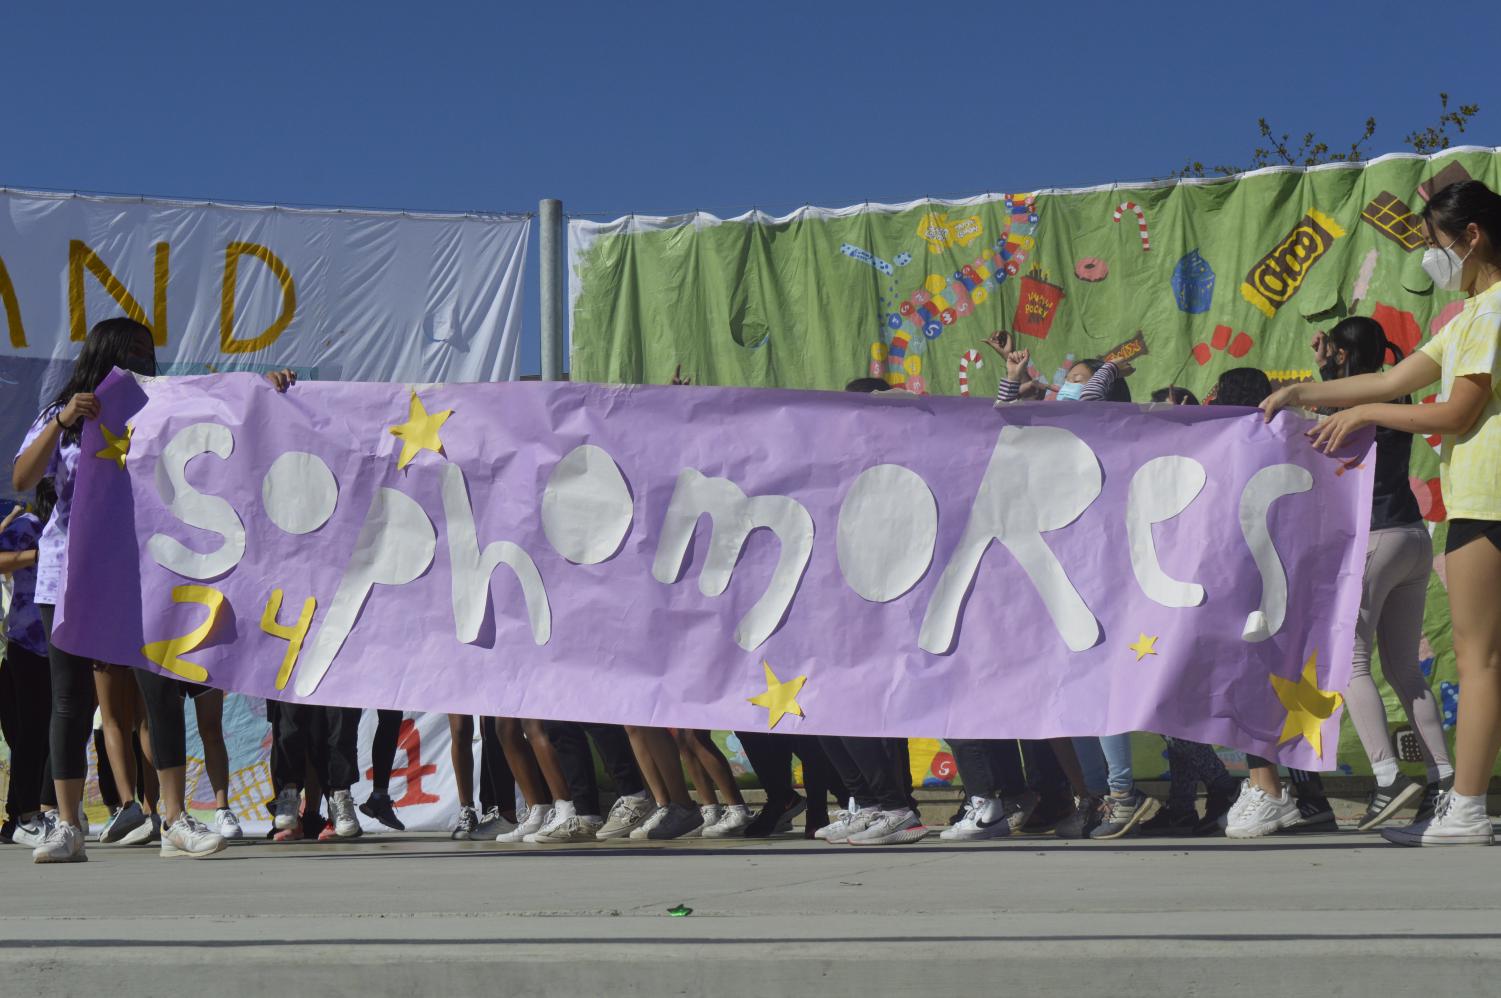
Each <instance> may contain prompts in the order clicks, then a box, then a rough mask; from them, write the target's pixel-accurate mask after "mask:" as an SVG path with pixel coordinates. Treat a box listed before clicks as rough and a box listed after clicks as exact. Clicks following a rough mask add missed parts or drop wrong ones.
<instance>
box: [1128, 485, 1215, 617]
mask: <svg viewBox="0 0 1501 998" xmlns="http://www.w3.org/2000/svg"><path fill="white" fill-rule="evenodd" d="M1208 477H1209V476H1208V475H1206V474H1205V473H1204V466H1203V465H1202V464H1200V463H1199V462H1197V461H1195V460H1194V459H1193V458H1191V457H1181V456H1178V455H1168V456H1166V457H1154V458H1152V460H1150V461H1148V462H1147V463H1146V464H1144V465H1142V466H1141V467H1140V468H1138V469H1137V471H1136V474H1135V475H1133V476H1132V478H1131V490H1130V493H1129V495H1128V496H1127V498H1126V544H1127V546H1128V547H1129V548H1130V551H1131V571H1132V572H1134V573H1136V584H1137V585H1138V586H1141V591H1142V592H1144V593H1146V595H1147V598H1148V599H1150V600H1152V601H1153V602H1156V603H1161V604H1162V605H1163V606H1171V607H1184V606H1198V605H1199V604H1200V603H1202V602H1204V587H1203V586H1201V585H1199V584H1198V583H1197V582H1179V581H1178V580H1177V579H1175V578H1173V577H1172V576H1170V575H1168V574H1167V573H1166V572H1164V571H1163V570H1162V563H1161V562H1160V561H1158V560H1157V542H1156V540H1154V539H1153V537H1152V525H1153V524H1156V523H1162V522H1163V521H1164V520H1171V519H1172V518H1173V517H1175V516H1177V515H1178V514H1179V513H1181V512H1183V511H1184V510H1185V509H1187V508H1188V506H1189V504H1190V503H1192V502H1193V501H1194V500H1195V499H1197V498H1198V497H1199V493H1200V492H1203V491H1204V483H1205V482H1206V481H1208Z"/></svg>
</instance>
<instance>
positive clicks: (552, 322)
mask: <svg viewBox="0 0 1501 998" xmlns="http://www.w3.org/2000/svg"><path fill="white" fill-rule="evenodd" d="M537 217H538V222H539V223H540V227H541V230H542V232H541V235H542V246H541V254H542V275H541V285H542V380H543V381H561V380H563V202H562V201H559V200H558V199H557V198H544V199H543V200H542V203H541V204H540V205H538V212H537Z"/></svg>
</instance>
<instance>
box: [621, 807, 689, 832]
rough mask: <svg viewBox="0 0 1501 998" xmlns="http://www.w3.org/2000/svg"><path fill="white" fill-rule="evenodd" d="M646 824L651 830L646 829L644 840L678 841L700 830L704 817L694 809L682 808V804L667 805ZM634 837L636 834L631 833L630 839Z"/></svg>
mask: <svg viewBox="0 0 1501 998" xmlns="http://www.w3.org/2000/svg"><path fill="white" fill-rule="evenodd" d="M647 824H649V825H651V828H649V829H647V831H646V835H645V838H648V839H656V840H662V839H680V838H682V837H683V836H685V835H688V834H689V833H690V832H693V831H694V830H696V829H699V828H702V827H703V824H704V816H703V815H702V814H700V813H699V812H698V810H697V809H695V808H691V807H684V806H683V805H682V804H668V805H667V806H666V807H664V808H659V809H658V810H657V813H656V814H654V815H652V820H651V821H650V822H648V823H647ZM645 827H646V826H645V825H643V826H642V828H645ZM637 831H640V829H637ZM635 837H636V833H635V832H632V833H631V838H635Z"/></svg>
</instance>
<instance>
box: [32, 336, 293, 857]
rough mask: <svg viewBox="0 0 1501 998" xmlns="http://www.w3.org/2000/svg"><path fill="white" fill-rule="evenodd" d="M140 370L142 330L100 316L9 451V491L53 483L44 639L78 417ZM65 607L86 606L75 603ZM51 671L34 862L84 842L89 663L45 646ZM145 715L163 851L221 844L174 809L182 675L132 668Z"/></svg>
mask: <svg viewBox="0 0 1501 998" xmlns="http://www.w3.org/2000/svg"><path fill="white" fill-rule="evenodd" d="M117 367H119V368H123V369H125V370H128V371H134V372H135V373H137V374H142V375H154V374H155V373H156V346H155V342H154V340H153V338H152V333H151V330H150V329H148V328H147V327H146V326H144V325H142V324H141V323H139V322H136V321H135V320H133V319H127V318H123V317H121V318H115V319H106V320H104V321H103V322H100V323H98V324H97V325H95V326H94V327H93V329H91V330H89V333H88V336H87V337H86V338H85V340H84V343H83V348H82V349H81V350H80V351H79V354H78V359H77V360H76V361H74V364H73V370H72V373H71V375H70V376H69V379H68V382H67V383H66V384H65V385H64V386H63V389H62V391H60V392H59V393H58V394H57V396H56V397H55V398H54V399H53V400H52V401H51V402H50V403H49V404H48V405H47V406H45V407H44V408H43V409H42V411H41V413H40V414H39V415H38V416H37V418H36V421H35V422H33V423H32V426H31V429H30V431H29V432H28V433H27V434H26V439H25V441H24V442H23V443H22V445H21V449H20V451H19V452H17V454H16V460H15V466H14V469H13V471H12V473H11V484H12V485H13V486H14V487H15V488H16V490H17V491H23V492H24V491H28V490H30V489H32V488H34V487H35V486H36V485H37V483H38V482H40V481H41V480H42V479H43V478H44V477H51V478H52V479H53V481H54V482H55V484H56V489H57V505H56V506H55V507H54V509H53V515H52V518H51V519H50V520H49V521H48V523H47V527H46V528H45V529H44V530H43V532H42V536H41V539H40V540H39V542H38V548H37V552H38V553H37V587H36V603H37V605H38V607H39V608H40V609H41V614H42V623H43V625H44V627H45V629H46V632H47V635H48V640H49V645H50V640H51V634H52V626H53V623H54V621H55V615H56V607H57V603H58V600H59V597H60V596H61V588H62V579H63V576H64V572H65V564H64V562H65V559H66V555H67V540H68V527H69V518H70V516H71V513H72V501H73V485H74V481H75V476H76V474H77V470H78V463H79V459H80V457H81V456H82V448H81V447H80V443H79V441H80V435H81V433H82V429H83V423H84V421H85V420H87V419H92V418H94V417H96V416H98V415H99V411H100V408H99V402H98V400H97V399H96V398H95V397H94V392H95V391H96V390H97V389H98V387H99V385H100V384H101V383H102V382H103V381H104V379H105V378H106V377H107V376H108V375H109V373H110V372H111V371H112V370H114V369H115V368H117ZM267 377H268V378H269V379H270V380H271V382H272V383H273V384H274V385H276V387H277V389H278V390H279V391H285V390H286V389H287V388H288V387H289V386H290V385H291V384H292V383H293V381H294V380H295V376H293V375H292V373H291V372H290V371H280V372H276V373H274V374H271V375H268V376H267ZM71 611H72V613H73V614H74V615H75V616H79V617H86V616H87V615H88V607H87V606H86V605H84V604H78V603H75V604H74V606H73V607H72V608H71ZM48 657H49V659H50V666H51V674H52V722H51V728H50V735H49V741H50V750H51V763H52V775H53V779H54V781H55V783H56V790H57V798H58V800H57V804H58V809H57V819H56V821H55V822H54V823H53V824H52V825H51V827H50V828H49V829H48V831H47V835H46V837H45V839H44V840H43V841H42V844H41V845H40V846H38V847H37V848H36V849H35V851H34V852H33V857H34V859H35V860H36V862H38V863H79V862H84V861H86V860H87V859H88V856H87V854H86V853H85V851H84V831H83V817H82V798H83V781H84V776H85V775H86V766H87V763H86V756H85V748H86V746H87V742H88V739H89V735H90V730H91V727H92V726H91V723H90V722H91V721H92V718H93V713H94V688H93V663H92V662H90V661H89V660H88V659H85V658H82V657H80V656H77V655H73V654H70V653H68V652H65V651H63V650H61V649H59V648H57V647H55V646H52V647H51V648H50V651H49V656H48ZM135 678H136V682H137V683H138V684H139V685H140V688H141V695H142V696H143V697H144V699H145V701H146V710H147V713H148V715H149V717H150V721H151V741H152V745H153V749H154V753H153V754H154V756H155V763H156V766H157V767H158V772H159V774H160V778H161V790H162V805H163V812H164V814H163V818H164V827H163V830H162V846H161V851H162V855H163V856H190V857H193V858H198V857H202V856H210V855H213V854H214V853H216V852H219V851H220V850H222V849H223V848H224V844H225V843H224V838H223V837H222V836H221V835H219V834H217V833H215V832H213V831H210V830H209V828H208V826H206V825H204V824H203V823H202V822H200V821H198V819H196V818H194V817H193V816H192V815H191V814H189V813H188V812H187V810H186V809H185V808H184V802H185V800H184V799H185V782H186V773H187V723H186V719H185V718H184V716H183V703H182V684H181V683H179V681H178V680H177V679H175V678H173V677H169V676H162V675H159V674H157V673H155V672H151V671H148V670H145V669H138V670H136V672H135Z"/></svg>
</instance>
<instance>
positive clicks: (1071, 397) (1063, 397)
mask: <svg viewBox="0 0 1501 998" xmlns="http://www.w3.org/2000/svg"><path fill="white" fill-rule="evenodd" d="M1083 397H1084V385H1083V384H1082V383H1081V382H1078V381H1070V382H1068V383H1067V384H1064V385H1059V386H1058V399H1059V401H1062V402H1078V401H1079V400H1080V399H1082V398H1083Z"/></svg>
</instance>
